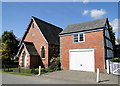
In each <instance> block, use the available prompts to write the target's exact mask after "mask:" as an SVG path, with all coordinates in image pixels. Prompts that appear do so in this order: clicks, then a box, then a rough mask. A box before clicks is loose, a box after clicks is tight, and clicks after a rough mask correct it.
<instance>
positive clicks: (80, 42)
mask: <svg viewBox="0 0 120 86" xmlns="http://www.w3.org/2000/svg"><path fill="white" fill-rule="evenodd" d="M84 42H85V41H80V42H73V43H84Z"/></svg>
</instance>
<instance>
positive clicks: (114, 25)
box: [110, 18, 120, 32]
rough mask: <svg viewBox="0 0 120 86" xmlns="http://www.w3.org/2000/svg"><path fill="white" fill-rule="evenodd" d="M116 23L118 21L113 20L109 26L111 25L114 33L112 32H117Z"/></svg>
mask: <svg viewBox="0 0 120 86" xmlns="http://www.w3.org/2000/svg"><path fill="white" fill-rule="evenodd" d="M118 21H119V22H120V19H117V18H115V19H114V20H112V21H111V22H110V24H111V25H112V27H113V31H114V32H117V31H118Z"/></svg>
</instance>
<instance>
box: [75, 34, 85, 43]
mask: <svg viewBox="0 0 120 86" xmlns="http://www.w3.org/2000/svg"><path fill="white" fill-rule="evenodd" d="M75 34H77V35H78V42H74V35H75ZM80 34H83V41H79V40H80ZM84 42H85V33H84V32H80V33H74V34H73V43H84Z"/></svg>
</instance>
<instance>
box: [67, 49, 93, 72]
mask: <svg viewBox="0 0 120 86" xmlns="http://www.w3.org/2000/svg"><path fill="white" fill-rule="evenodd" d="M86 50H89V51H93V53H94V54H93V56H94V63H93V64H94V69H93V70H94V71H93V72H95V51H94V50H95V48H84V49H69V70H70V53H71V52H79V51H86Z"/></svg>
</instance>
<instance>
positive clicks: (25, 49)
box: [23, 43, 30, 56]
mask: <svg viewBox="0 0 120 86" xmlns="http://www.w3.org/2000/svg"><path fill="white" fill-rule="evenodd" d="M23 45H24V46H25V44H24V43H23ZM25 50H26V51H27V53H28V55H29V56H30V54H29V52H28V50H27V48H26V46H25Z"/></svg>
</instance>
